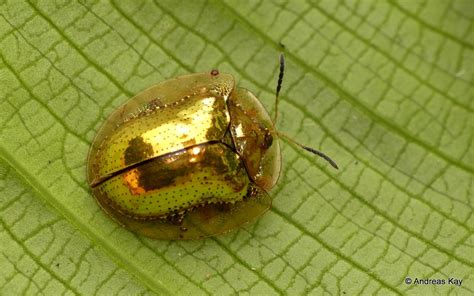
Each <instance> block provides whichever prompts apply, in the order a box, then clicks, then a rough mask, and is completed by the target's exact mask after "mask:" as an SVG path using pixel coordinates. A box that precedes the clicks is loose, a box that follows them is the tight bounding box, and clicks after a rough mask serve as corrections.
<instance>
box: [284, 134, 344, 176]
mask: <svg viewBox="0 0 474 296" xmlns="http://www.w3.org/2000/svg"><path fill="white" fill-rule="evenodd" d="M276 133H277V134H278V135H279V136H280V137H282V138H285V139H287V140H288V141H289V142H290V143H293V144H294V145H296V146H298V147H301V148H303V149H304V150H306V151H309V152H311V153H313V154H316V155H317V156H319V157H321V158H323V159H325V160H326V161H327V162H329V164H330V165H331V166H332V167H333V168H335V169H336V170H338V169H339V167H338V166H337V164H336V162H335V161H334V160H332V159H331V158H330V157H329V156H327V155H326V154H324V153H322V152H321V151H319V150H316V149H314V148H311V147H308V146H305V145H303V144H300V143H298V142H296V141H295V140H293V139H292V138H290V137H289V136H287V135H285V134H284V133H282V132H280V131H276Z"/></svg>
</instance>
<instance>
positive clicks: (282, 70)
mask: <svg viewBox="0 0 474 296" xmlns="http://www.w3.org/2000/svg"><path fill="white" fill-rule="evenodd" d="M284 74H285V55H284V54H283V52H282V53H280V74H279V75H278V83H277V88H276V95H275V115H274V116H273V125H275V124H276V121H277V118H278V102H279V97H280V89H281V86H282V84H283V75H284Z"/></svg>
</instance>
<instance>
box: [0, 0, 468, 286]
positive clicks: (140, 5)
mask: <svg viewBox="0 0 474 296" xmlns="http://www.w3.org/2000/svg"><path fill="white" fill-rule="evenodd" d="M473 19H474V4H473V2H472V1H468V0H457V1H455V0H453V1H441V0H434V1H406V0H405V1H375V0H373V1H358V2H356V1H345V2H342V1H341V2H336V1H288V2H282V1H258V2H257V1H223V2H220V1H183V2H181V1H148V0H147V1H145V0H142V1H78V2H75V1H73V2H69V1H64V2H59V1H58V2H53V1H27V2H20V1H11V2H1V3H0V85H1V87H0V237H1V241H2V243H1V244H0V251H1V252H0V266H2V268H1V269H0V292H1V294H22V293H24V294H30V295H37V294H45V295H51V294H68V295H69V294H83V295H90V294H99V295H109V294H124V295H130V294H131V295H142V294H146V295H148V294H193V295H199V294H219V295H222V294H235V293H243V294H246V293H248V294H258V295H260V294H265V295H271V294H290V295H294V294H317V295H319V294H323V293H326V294H337V295H339V294H348V295H354V294H365V295H367V294H380V295H390V294H416V295H426V294H451V293H452V294H458V295H469V294H472V293H473V292H474V284H473V281H474V275H473V263H474V262H473V261H474V259H473V258H474V250H473V245H474V237H473V228H474V217H473V206H474V175H473V172H474V147H473V146H474V116H473V113H474V83H473V82H474V75H473V69H474V25H473ZM282 45H284V47H285V49H284V50H285V55H286V58H287V64H286V73H285V80H284V85H283V91H282V96H281V106H280V111H281V114H280V116H279V118H280V122H279V123H278V128H279V129H280V130H281V131H283V132H285V133H286V134H289V135H291V136H292V137H294V138H295V139H297V140H298V141H299V142H301V143H304V144H306V145H309V146H311V147H314V148H317V149H320V150H322V151H324V152H325V153H327V154H328V155H330V156H331V157H332V158H334V159H335V160H336V161H337V163H338V165H339V167H340V170H339V171H335V170H333V169H332V168H331V167H330V166H328V165H327V164H326V163H324V161H322V160H321V159H318V158H315V157H314V156H312V155H310V154H308V153H307V152H305V151H304V150H301V149H297V148H294V147H293V146H291V145H290V144H289V143H286V142H284V143H283V158H284V170H283V173H282V175H281V177H280V182H279V183H278V185H277V187H276V188H275V189H274V190H273V191H272V192H271V195H272V196H273V197H274V200H273V207H272V210H271V211H270V212H269V213H267V214H266V215H265V216H264V217H262V218H261V219H260V220H258V221H257V222H256V223H255V224H252V225H249V226H247V227H245V228H243V229H240V230H238V231H235V232H233V233H230V234H227V235H223V236H219V237H216V238H212V239H206V240H202V241H190V242H172V241H154V240H150V239H147V238H144V237H141V236H137V235H135V234H133V233H131V232H129V231H127V230H125V229H122V228H120V227H119V226H118V225H117V224H115V223H114V222H113V221H112V220H110V219H109V218H108V217H107V216H106V215H105V214H104V213H103V212H102V211H101V210H100V209H99V208H98V206H97V204H96V203H95V201H94V199H93V197H92V196H91V194H90V192H89V188H88V185H87V182H86V177H85V172H86V168H85V165H86V157H87V152H88V149H89V147H90V144H91V141H92V139H93V137H94V135H95V133H96V131H97V129H98V128H99V127H100V125H101V123H102V122H103V121H104V120H105V119H106V118H107V116H108V114H110V113H111V112H112V111H113V110H114V109H115V108H116V107H117V106H119V105H120V104H121V103H123V102H124V101H125V100H127V98H129V97H131V96H133V95H134V94H136V93H137V92H139V91H140V90H143V89H145V88H147V87H149V86H151V85H153V84H155V83H157V82H159V81H163V80H166V79H168V78H172V77H175V76H177V75H181V74H186V73H193V72H202V71H208V70H210V69H214V68H217V69H219V70H220V71H221V72H228V73H231V74H233V75H234V76H235V78H236V81H237V84H238V85H239V86H241V87H245V88H248V89H250V90H251V91H252V92H254V93H255V94H256V95H257V97H259V98H260V99H261V101H262V102H263V103H264V104H265V106H267V108H268V110H270V111H272V110H273V103H274V102H273V101H274V88H275V83H276V79H277V68H278V54H279V52H280V51H281V49H282ZM407 277H409V278H411V279H412V280H415V279H445V280H446V281H447V280H448V278H456V279H462V280H463V283H462V285H461V286H455V285H452V284H448V283H446V284H444V285H432V284H431V285H415V284H413V283H412V284H409V285H407V284H406V283H405V279H406V278H407Z"/></svg>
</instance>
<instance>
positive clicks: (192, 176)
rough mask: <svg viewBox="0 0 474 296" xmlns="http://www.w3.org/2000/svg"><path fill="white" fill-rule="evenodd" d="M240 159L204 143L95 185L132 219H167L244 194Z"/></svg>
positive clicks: (218, 146)
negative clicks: (175, 213) (176, 213)
mask: <svg viewBox="0 0 474 296" xmlns="http://www.w3.org/2000/svg"><path fill="white" fill-rule="evenodd" d="M248 184H249V178H248V176H247V172H246V170H245V167H244V165H243V163H242V162H241V160H240V157H239V156H238V155H237V154H236V153H235V152H234V151H232V150H231V149H229V148H228V147H227V146H225V145H223V144H202V145H196V146H193V147H190V148H187V149H182V150H180V151H177V152H174V153H170V154H167V155H165V156H160V157H157V158H155V159H153V160H151V161H148V162H146V163H143V164H141V165H139V166H138V167H136V168H133V169H130V170H127V171H125V172H123V173H122V174H120V175H116V176H114V177H113V178H111V179H108V180H106V181H105V182H103V183H102V184H100V185H99V186H98V191H100V192H99V193H98V195H99V197H98V198H101V199H104V200H105V201H104V202H105V203H110V204H111V207H113V208H115V209H116V210H118V211H120V212H121V213H123V214H124V215H127V216H129V217H135V218H158V217H166V216H168V215H170V214H172V213H174V212H183V211H184V210H187V209H192V208H193V207H196V206H200V205H205V204H210V203H219V202H226V203H234V202H236V201H239V200H242V198H243V197H244V196H245V195H246V194H247V188H248Z"/></svg>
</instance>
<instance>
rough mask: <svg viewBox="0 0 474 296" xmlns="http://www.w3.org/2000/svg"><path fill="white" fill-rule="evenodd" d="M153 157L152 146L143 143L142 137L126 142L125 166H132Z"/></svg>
mask: <svg viewBox="0 0 474 296" xmlns="http://www.w3.org/2000/svg"><path fill="white" fill-rule="evenodd" d="M152 155H153V146H152V145H151V144H148V143H146V142H145V141H143V138H142V137H135V138H133V139H131V140H130V141H129V142H128V147H127V149H125V159H124V161H125V164H126V165H129V164H134V163H137V162H139V161H141V160H145V159H147V158H148V157H149V156H152Z"/></svg>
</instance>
